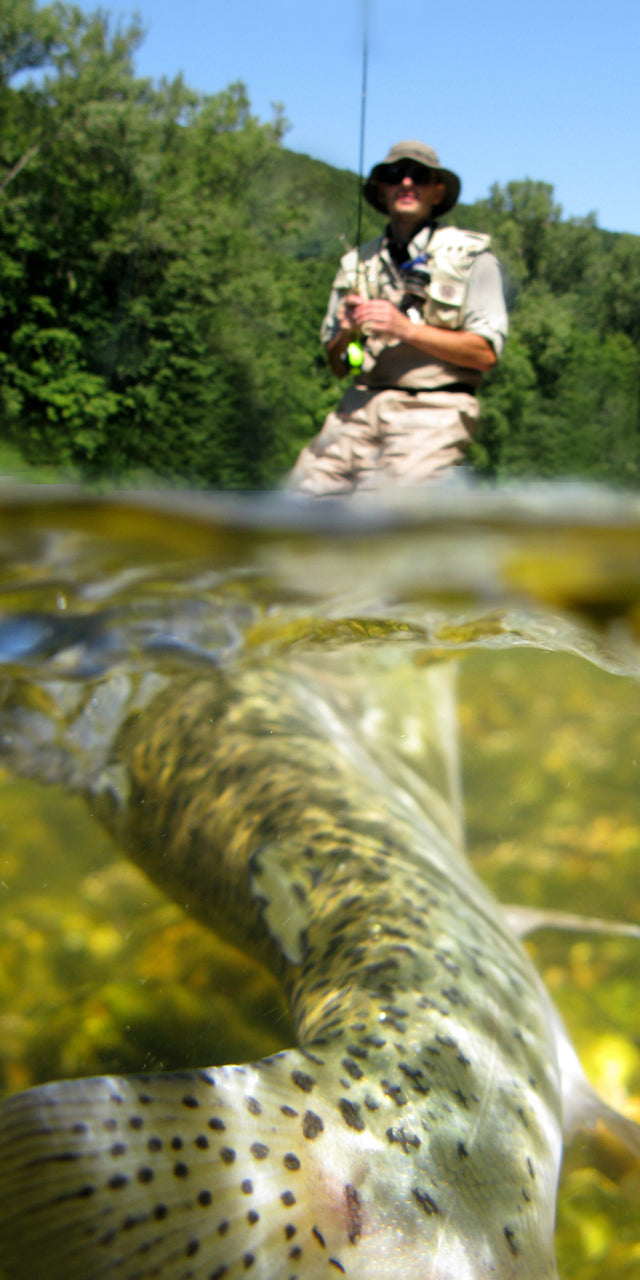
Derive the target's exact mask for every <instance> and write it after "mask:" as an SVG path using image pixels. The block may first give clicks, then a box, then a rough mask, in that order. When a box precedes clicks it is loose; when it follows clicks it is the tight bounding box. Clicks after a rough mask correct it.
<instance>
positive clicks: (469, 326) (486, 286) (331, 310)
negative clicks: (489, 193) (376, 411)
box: [320, 227, 508, 391]
mask: <svg viewBox="0 0 640 1280" xmlns="http://www.w3.org/2000/svg"><path fill="white" fill-rule="evenodd" d="M431 234H432V228H431V227H423V228H421V230H420V231H418V232H417V234H416V235H415V236H414V238H413V240H412V241H411V242H410V244H409V245H408V254H409V256H410V257H411V258H416V257H418V256H420V255H421V254H423V253H425V252H428V246H429V240H430V238H431ZM388 243H389V241H388V236H387V233H386V232H385V234H384V235H382V236H379V237H378V238H377V239H376V240H373V241H371V242H370V243H369V244H367V245H364V246H363V248H362V250H361V253H360V261H361V263H362V264H365V274H366V280H367V293H368V296H369V297H378V298H386V299H387V300H388V301H389V302H392V303H393V304H394V305H395V306H397V307H400V308H401V309H402V308H403V304H406V301H407V283H406V277H405V276H404V273H403V272H401V271H400V270H399V269H398V268H397V267H396V266H395V263H394V262H393V259H392V257H391V255H390V253H389V250H388ZM355 269H356V254H355V251H354V250H352V252H351V253H349V254H346V255H345V257H344V258H343V259H342V261H341V263H340V267H339V269H338V273H337V275H336V278H335V280H334V282H333V288H332V291H331V296H330V298H329V306H328V309H327V314H326V316H325V318H324V321H323V324H322V329H321V332H320V336H321V340H322V342H323V343H325V344H326V343H327V342H329V341H330V340H331V339H332V338H333V337H335V335H336V334H337V332H338V329H339V321H338V314H337V313H338V308H339V307H340V304H341V303H342V300H343V299H344V297H345V296H346V294H348V293H353V292H354V291H355ZM358 291H359V292H362V288H361V289H360V290H358ZM429 323H437V321H433V320H429ZM456 327H457V328H460V329H465V330H467V331H469V332H471V333H478V334H480V336H481V337H483V338H486V339H487V342H489V343H490V344H491V346H492V347H493V349H494V351H495V353H496V355H497V356H500V354H501V352H502V348H503V346H504V342H505V339H506V336H507V331H508V318H507V309H506V304H505V300H504V292H503V287H502V273H501V271H500V265H499V263H498V260H497V258H496V257H495V255H494V254H493V253H492V252H491V250H490V249H488V248H486V247H483V248H482V249H481V251H480V252H479V253H477V255H476V256H475V258H474V260H473V264H472V266H471V269H470V272H469V275H468V281H467V285H466V291H465V296H464V302H463V304H462V307H461V310H460V313H459V320H458V323H457V325H456ZM481 379H482V374H481V373H480V372H479V371H478V370H476V369H469V368H463V367H462V366H460V365H454V364H448V363H446V362H445V361H443V360H437V359H435V358H434V357H433V356H428V355H426V354H425V352H423V351H418V349H417V348H416V347H412V346H410V345H409V343H406V342H399V341H398V340H396V339H393V340H391V341H388V340H385V339H382V338H373V337H368V338H367V339H366V342H365V356H364V362H363V366H362V369H361V370H360V371H359V373H358V383H359V384H361V385H365V386H369V387H407V388H409V389H412V390H427V391H429V390H433V389H435V388H437V387H445V386H447V385H448V384H450V383H452V382H464V383H466V384H467V385H468V386H472V387H477V386H479V385H480V382H481Z"/></svg>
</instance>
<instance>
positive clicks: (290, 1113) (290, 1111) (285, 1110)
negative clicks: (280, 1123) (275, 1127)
mask: <svg viewBox="0 0 640 1280" xmlns="http://www.w3.org/2000/svg"><path fill="white" fill-rule="evenodd" d="M280 1110H281V1112H282V1114H283V1116H291V1117H292V1118H294V1119H295V1117H296V1116H297V1115H299V1112H298V1111H294V1109H293V1107H288V1106H287V1104H286V1103H285V1105H284V1106H283V1107H281V1108H280Z"/></svg>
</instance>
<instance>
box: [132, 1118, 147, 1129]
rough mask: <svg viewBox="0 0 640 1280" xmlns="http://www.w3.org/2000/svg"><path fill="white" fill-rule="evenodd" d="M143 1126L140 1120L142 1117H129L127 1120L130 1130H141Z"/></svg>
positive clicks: (142, 1121)
mask: <svg viewBox="0 0 640 1280" xmlns="http://www.w3.org/2000/svg"><path fill="white" fill-rule="evenodd" d="M143 1125H144V1120H143V1119H142V1116H130V1118H129V1128H130V1129H142V1126H143Z"/></svg>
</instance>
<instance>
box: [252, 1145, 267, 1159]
mask: <svg viewBox="0 0 640 1280" xmlns="http://www.w3.org/2000/svg"><path fill="white" fill-rule="evenodd" d="M249 1150H250V1152H251V1154H252V1156H253V1158H254V1160H266V1158H267V1156H268V1155H269V1148H268V1147H265V1145H264V1142H253V1143H252V1144H251V1146H250V1147H249Z"/></svg>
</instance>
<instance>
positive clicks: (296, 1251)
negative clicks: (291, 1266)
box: [289, 1244, 302, 1258]
mask: <svg viewBox="0 0 640 1280" xmlns="http://www.w3.org/2000/svg"><path fill="white" fill-rule="evenodd" d="M289 1257H290V1258H301V1257H302V1249H301V1248H300V1245H299V1244H294V1245H293V1247H292V1248H291V1249H290V1250H289Z"/></svg>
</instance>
